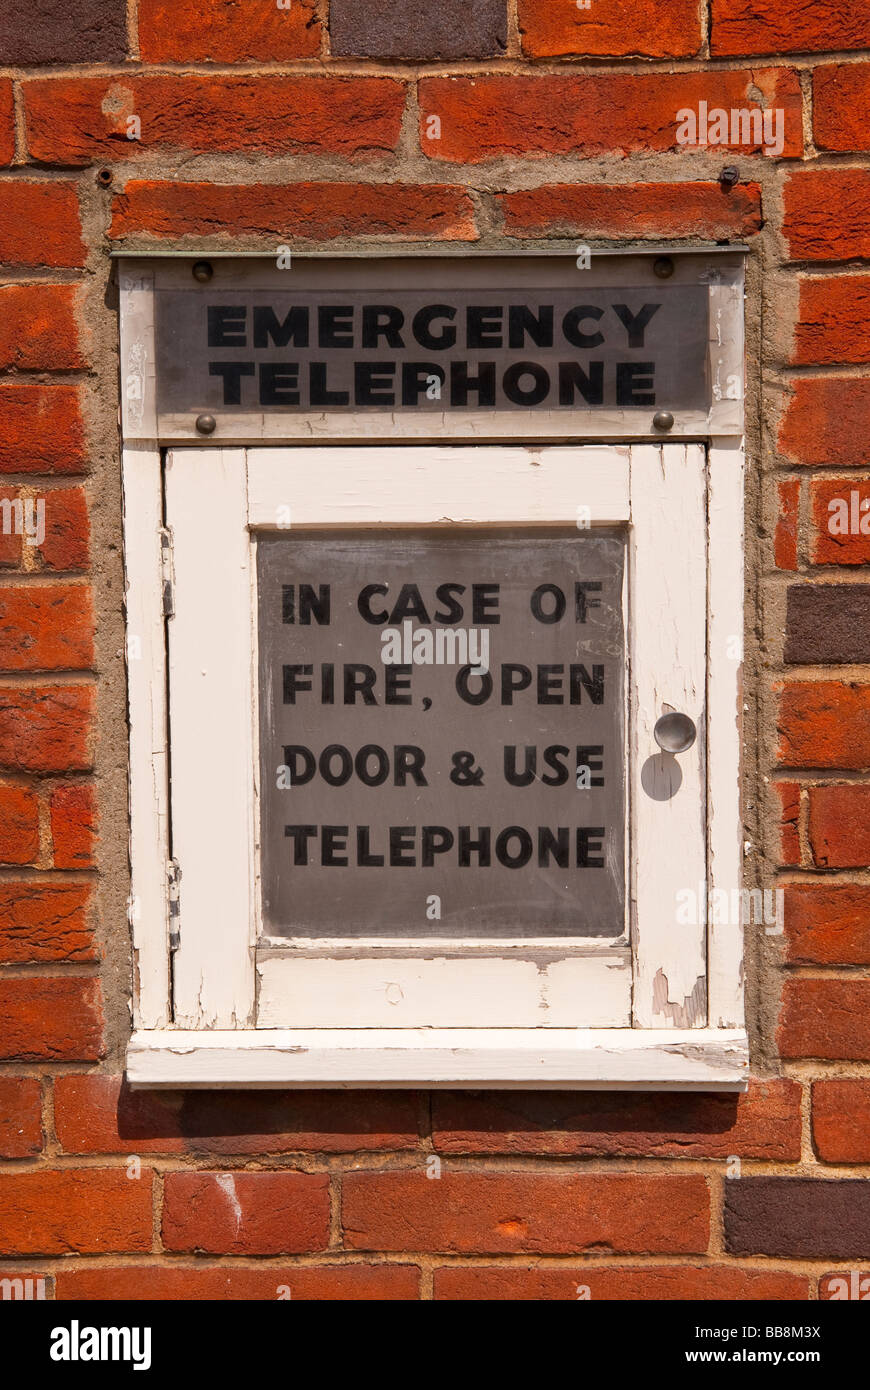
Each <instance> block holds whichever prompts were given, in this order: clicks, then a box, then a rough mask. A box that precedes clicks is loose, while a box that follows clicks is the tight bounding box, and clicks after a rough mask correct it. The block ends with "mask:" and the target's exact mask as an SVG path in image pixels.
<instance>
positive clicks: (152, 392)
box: [118, 266, 157, 444]
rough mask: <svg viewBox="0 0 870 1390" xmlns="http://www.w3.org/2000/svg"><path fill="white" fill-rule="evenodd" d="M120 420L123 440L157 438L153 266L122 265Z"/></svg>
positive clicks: (120, 279) (120, 297)
mask: <svg viewBox="0 0 870 1390" xmlns="http://www.w3.org/2000/svg"><path fill="white" fill-rule="evenodd" d="M118 275H119V309H120V320H121V421H122V427H123V434H124V440H125V442H126V443H128V444H129V443H131V442H132V441H133V440H146V439H147V440H151V441H154V442H155V443H156V440H157V363H156V354H155V350H154V270H153V268H148V267H144V266H140V267H137V268H134V267H132V266H130V267H128V266H121V267H120V269H119V272H118Z"/></svg>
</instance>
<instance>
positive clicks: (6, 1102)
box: [0, 1076, 42, 1158]
mask: <svg viewBox="0 0 870 1390" xmlns="http://www.w3.org/2000/svg"><path fill="white" fill-rule="evenodd" d="M41 1149H42V1098H41V1094H40V1089H39V1082H38V1081H37V1080H36V1078H35V1077H31V1076H0V1158H32V1157H33V1155H34V1154H38V1153H39V1152H40V1150H41Z"/></svg>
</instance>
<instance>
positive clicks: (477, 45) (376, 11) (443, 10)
mask: <svg viewBox="0 0 870 1390" xmlns="http://www.w3.org/2000/svg"><path fill="white" fill-rule="evenodd" d="M329 39H330V48H331V51H332V53H333V54H334V55H337V56H340V57H350V58H419V59H421V60H423V61H424V62H425V61H426V60H427V59H435V58H490V57H493V56H497V55H498V54H501V53H504V51H505V45H506V43H507V5H506V3H505V0H474V4H469V3H468V0H438V3H437V4H436V5H434V6H431V5H421V4H420V3H419V0H366V2H365V4H361V3H360V0H331V4H330V6H329Z"/></svg>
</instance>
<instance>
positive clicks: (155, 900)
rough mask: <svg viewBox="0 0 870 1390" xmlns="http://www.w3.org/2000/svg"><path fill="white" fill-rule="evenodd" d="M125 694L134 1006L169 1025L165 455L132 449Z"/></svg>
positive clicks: (154, 1024) (124, 460) (125, 460)
mask: <svg viewBox="0 0 870 1390" xmlns="http://www.w3.org/2000/svg"><path fill="white" fill-rule="evenodd" d="M121 470H122V485H123V499H124V574H125V612H126V649H127V650H126V655H127V691H128V700H129V711H130V713H129V722H130V899H129V904H128V915H129V918H130V924H131V928H132V933H133V964H134V970H133V1003H134V1012H135V1018H136V1024H137V1026H138V1027H140V1028H164V1027H165V1026H166V1024H167V1023H168V1022H169V1020H170V1017H171V1014H170V999H169V925H168V907H167V896H166V861H167V856H168V845H169V787H168V777H167V731H166V649H165V634H164V626H163V617H162V600H163V583H162V571H161V560H160V527H161V524H162V509H163V499H162V488H161V478H160V454H159V452H158V450H157V449H156V448H155V447H154V446H152V445H147V444H139V445H136V444H129V445H127V446H126V447H125V448H124V450H123V451H122V455H121Z"/></svg>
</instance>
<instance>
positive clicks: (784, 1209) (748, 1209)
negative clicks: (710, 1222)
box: [725, 1178, 870, 1260]
mask: <svg viewBox="0 0 870 1390" xmlns="http://www.w3.org/2000/svg"><path fill="white" fill-rule="evenodd" d="M725 1249H726V1250H727V1251H728V1253H729V1254H731V1255H780V1256H784V1257H788V1256H792V1257H794V1258H796V1259H805V1260H813V1259H832V1260H856V1259H862V1258H864V1257H865V1256H867V1255H870V1182H859V1181H855V1180H852V1179H850V1180H847V1181H845V1182H835V1181H832V1180H822V1181H817V1180H816V1179H815V1178H737V1179H730V1180H729V1181H728V1182H726V1183H725Z"/></svg>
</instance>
